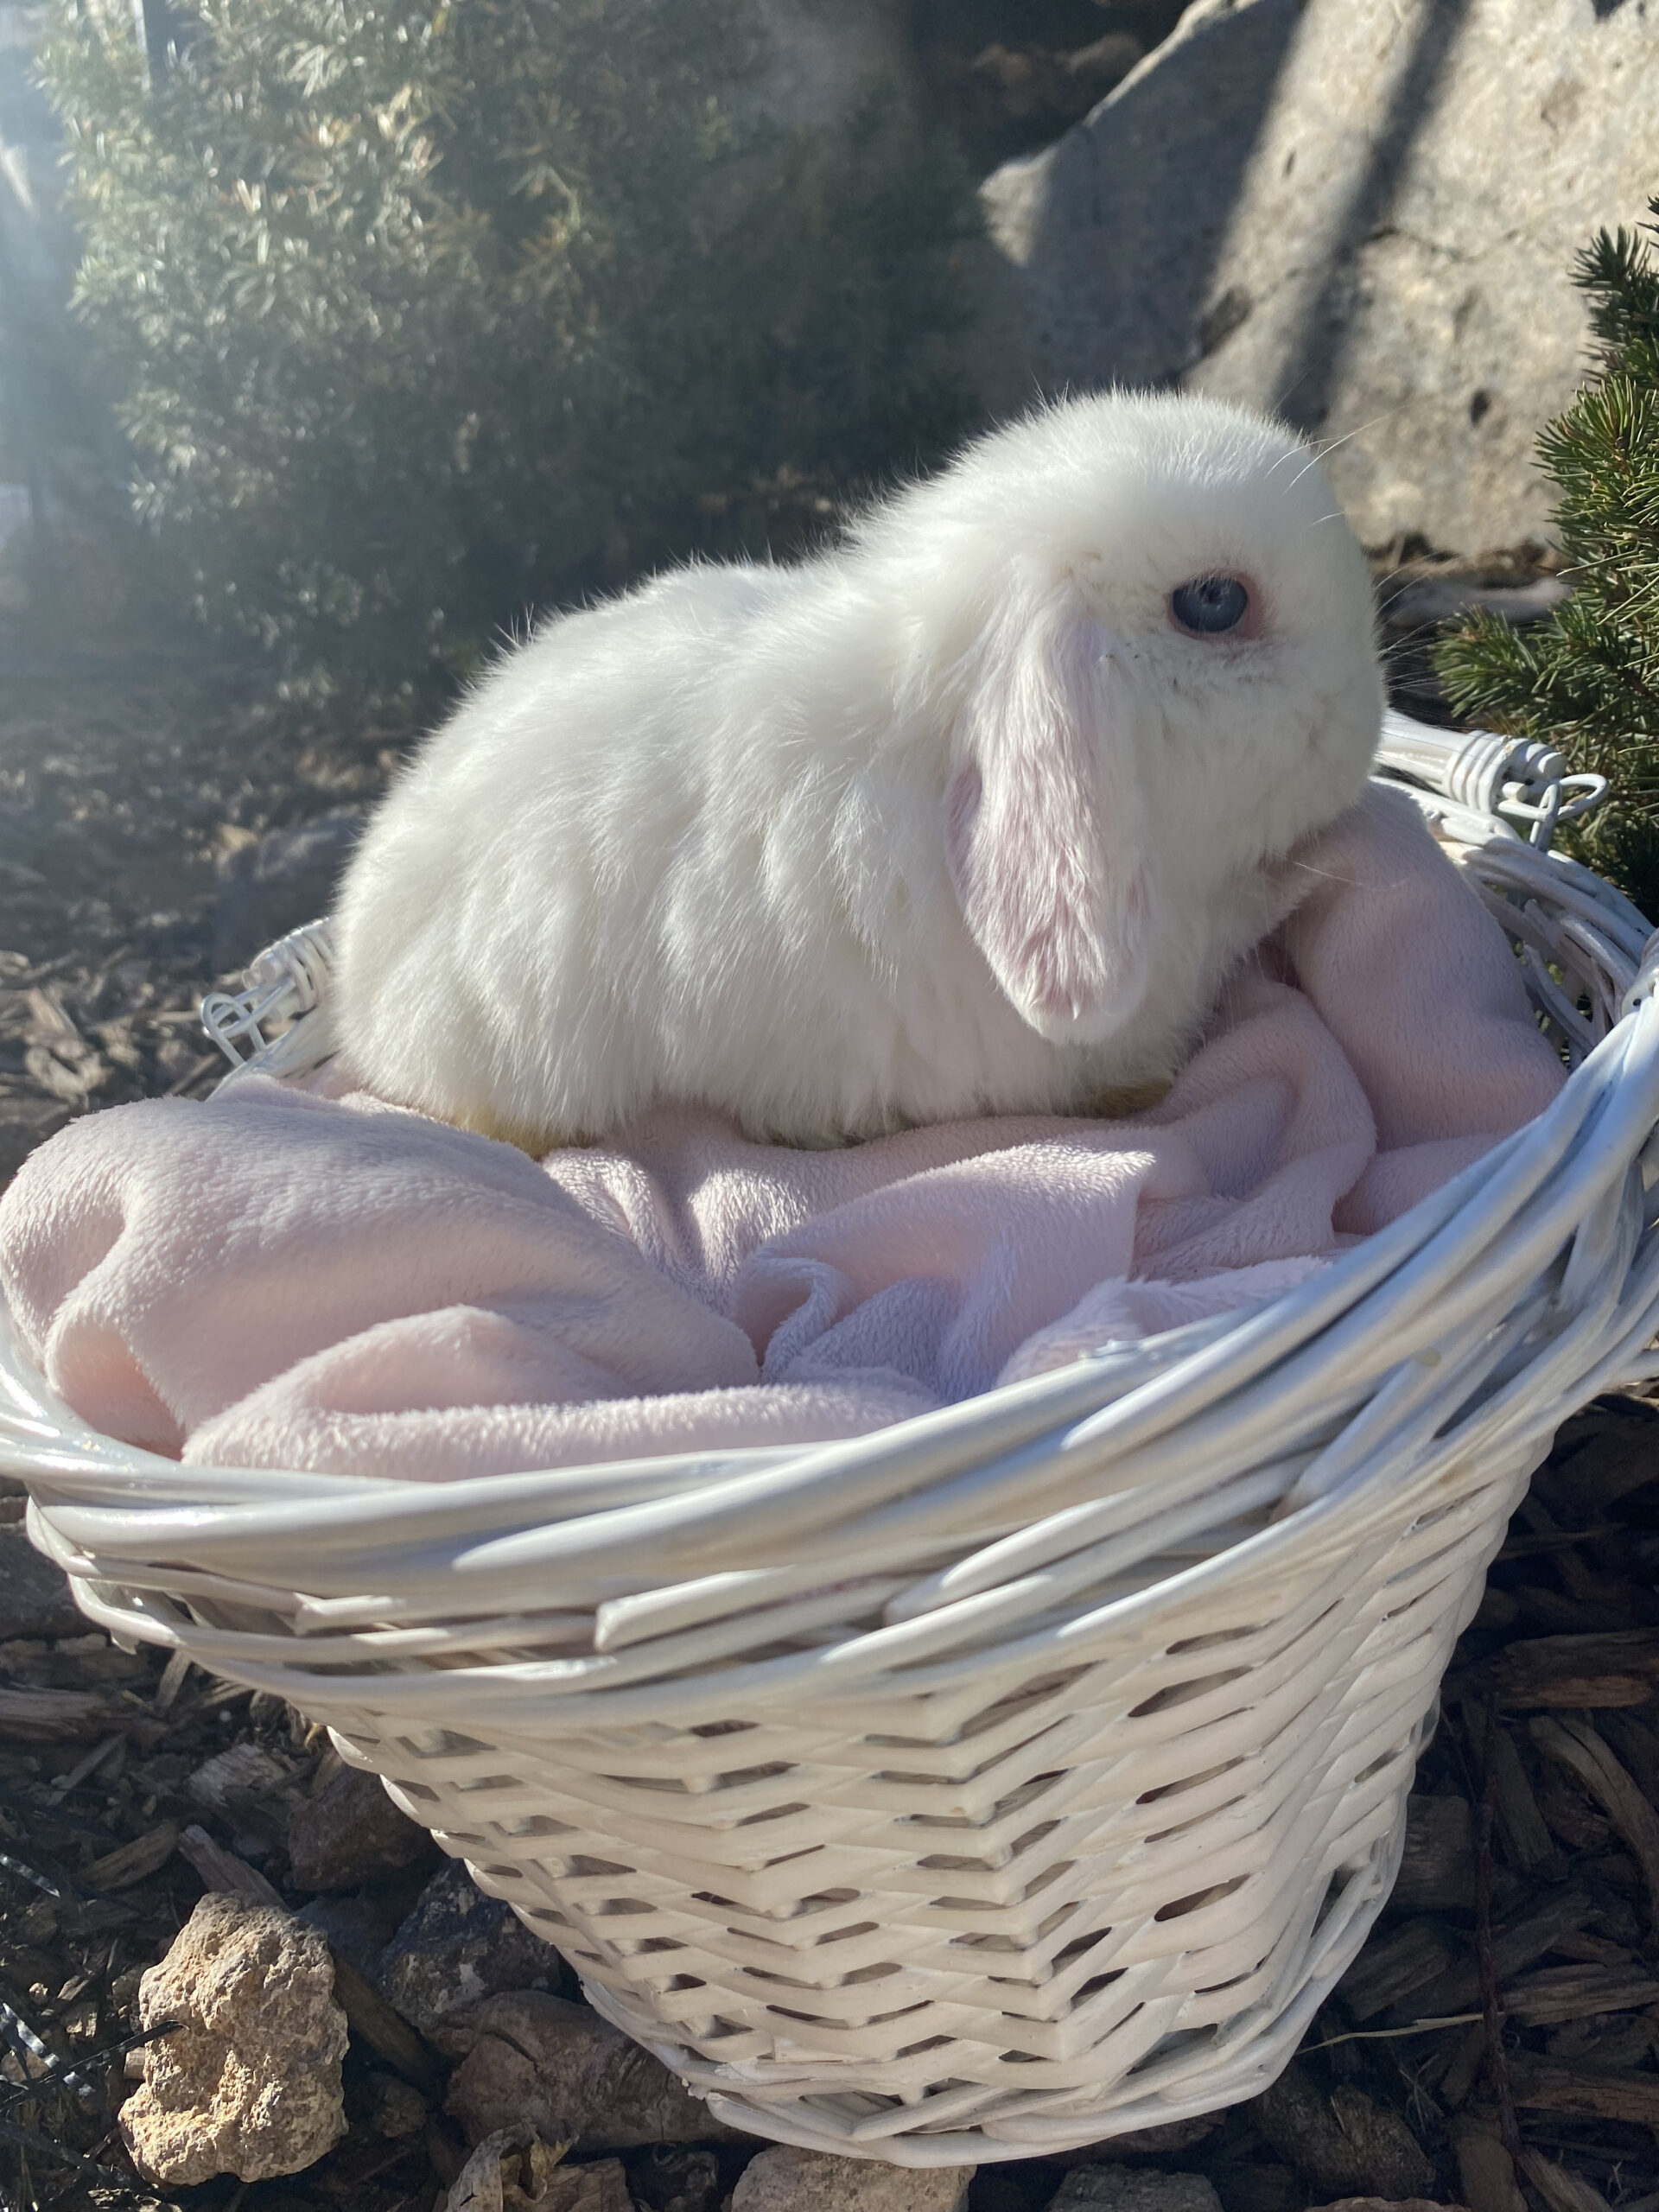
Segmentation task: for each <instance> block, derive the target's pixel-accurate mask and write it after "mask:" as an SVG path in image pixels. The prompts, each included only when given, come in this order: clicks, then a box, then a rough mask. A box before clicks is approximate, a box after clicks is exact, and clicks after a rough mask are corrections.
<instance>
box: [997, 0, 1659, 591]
mask: <svg viewBox="0 0 1659 2212" xmlns="http://www.w3.org/2000/svg"><path fill="white" fill-rule="evenodd" d="M1656 113H1659V37H1656V35H1655V26H1654V22H1653V17H1652V13H1651V10H1650V9H1649V8H1647V7H1643V6H1640V5H1632V4H1630V3H1629V0H1624V4H1618V0H1613V4H1609V0H1196V4H1195V5H1194V6H1192V8H1190V9H1189V10H1187V13H1186V15H1185V16H1184V17H1183V18H1182V21H1181V23H1180V26H1179V29H1177V31H1176V32H1175V34H1174V35H1173V37H1172V38H1171V39H1170V40H1168V41H1166V43H1165V45H1163V46H1162V47H1161V48H1159V49H1158V51H1157V52H1156V53H1155V54H1152V55H1151V56H1149V57H1148V59H1147V61H1146V62H1144V63H1143V64H1142V65H1141V67H1140V68H1139V69H1137V70H1136V71H1135V72H1134V73H1132V74H1131V75H1130V76H1129V77H1128V78H1127V79H1125V80H1124V82H1123V83H1122V85H1120V86H1118V87H1117V89H1116V91H1115V92H1112V93H1111V94H1110V96H1109V98H1108V99H1105V100H1104V101H1103V103H1102V104H1101V105H1100V106H1099V107H1097V108H1096V110H1095V111H1094V112H1093V113H1092V114H1091V115H1090V116H1089V117H1088V118H1086V120H1085V121H1084V122H1083V123H1081V124H1077V126H1076V128H1075V129H1073V130H1070V131H1068V132H1067V133H1066V135H1065V137H1063V138H1061V139H1060V140H1058V142H1057V143H1055V144H1054V145H1052V146H1051V147H1049V148H1048V149H1046V150H1045V151H1044V152H1043V153H1041V154H1039V155H1035V156H1031V157H1030V158H1029V159H1027V160H1025V161H1020V162H1009V163H1007V164H1006V165H1005V166H1004V167H1003V168H1001V169H999V170H998V171H997V172H996V173H995V175H993V176H992V177H990V178H989V179H988V181H987V182H986V184H985V186H984V188H983V198H984V204H985V209H986V213H987V217H988V226H989V230H990V235H991V239H992V245H993V252H992V255H991V264H992V265H991V267H990V270H989V276H988V288H987V302H986V308H985V313H984V318H983V321H982V328H981V332H980V346H979V353H980V359H979V362H978V366H979V369H980V372H981V378H982V385H983V386H984V388H985V391H986V396H987V397H988V400H989V401H990V402H991V404H993V405H994V406H995V407H998V408H1001V409H1007V408H1012V407H1016V406H1019V405H1021V404H1024V403H1025V402H1026V401H1027V400H1028V399H1029V398H1030V397H1031V395H1032V392H1033V389H1040V390H1044V391H1058V390H1059V389H1061V388H1062V387H1070V388H1071V389H1074V390H1075V389H1087V388H1089V387H1091V386H1097V385H1106V384H1109V383H1111V382H1113V381H1115V380H1116V381H1119V382H1122V383H1126V384H1132V385H1145V384H1168V383H1171V382H1174V381H1178V380H1179V381H1184V382H1185V383H1187V384H1189V385H1192V386H1195V387H1197V388H1198V389H1201V390H1204V391H1212V392H1216V393H1218V394H1220V395H1222V396H1224V397H1230V398H1234V399H1239V400H1244V401H1248V402H1249V403H1251V404H1255V405H1259V406H1265V407H1274V406H1277V407H1280V408H1281V409H1282V410H1283V411H1284V412H1285V413H1286V414H1287V415H1288V416H1290V417H1291V419H1292V420H1293V421H1294V422H1296V423H1300V424H1301V425H1302V426H1303V427H1305V428H1306V429H1310V430H1312V431H1315V432H1318V433H1320V434H1322V435H1329V436H1331V437H1333V438H1335V437H1342V438H1345V439H1347V441H1348V442H1347V443H1345V444H1344V445H1342V446H1340V447H1338V448H1336V449H1335V450H1334V451H1333V452H1332V455H1331V458H1330V461H1329V462H1328V464H1327V466H1328V467H1329V470H1330V474H1331V475H1332V478H1333V480H1334V481H1335V484H1336V488H1337V490H1338V493H1339V495H1340V496H1341V498H1342V499H1343V502H1344V505H1345V506H1346V507H1347V509H1348V512H1349V513H1350V515H1351V517H1352V518H1353V520H1354V522H1355V524H1356V527H1357V530H1358V531H1359V534H1360V536H1361V537H1362V538H1363V539H1364V540H1365V541H1366V542H1367V543H1371V544H1377V545H1381V544H1383V543H1387V542H1389V540H1391V539H1394V538H1396V537H1399V536H1400V534H1401V533H1402V532H1408V531H1421V533H1422V534H1423V535H1424V536H1425V537H1427V538H1428V539H1429V540H1430V541H1431V542H1432V543H1434V544H1436V545H1439V546H1443V547H1448V548H1453V549H1463V550H1474V549H1477V548H1480V547H1485V546H1494V545H1503V544H1513V543H1517V542H1518V541H1519V540H1521V539H1522V538H1524V537H1529V536H1531V537H1537V536H1540V535H1542V534H1543V533H1544V531H1545V529H1546V521H1547V516H1548V509H1549V504H1550V500H1549V493H1548V486H1546V485H1545V484H1544V483H1543V481H1542V480H1541V478H1540V477H1539V476H1538V474H1537V473H1536V471H1535V468H1534V467H1533V466H1532V462H1531V452H1532V442H1533V438H1534V435H1535V432H1536V431H1537V429H1539V427H1540V426H1541V424H1542V423H1543V422H1544V421H1545V420H1546V419H1547V418H1548V416H1551V415H1553V414H1555V413H1556V412H1558V411H1559V410H1560V408H1561V407H1562V406H1563V405H1564V404H1565V403H1566V402H1567V398H1568V397H1570V395H1571V393H1572V391H1573V388H1574V386H1575V385H1576V384H1577V383H1578V381H1579V378H1580V375H1581V374H1582V371H1583V363H1584V348H1585V342H1586V330H1587V325H1586V312H1585V304H1584V300H1583V296H1582V295H1581V294H1580V293H1579V292H1578V291H1577V290H1575V289H1574V287H1573V283H1572V282H1571V278H1570V270H1571V265H1572V263H1573V257H1574V255H1575V254H1576V253H1577V252H1578V251H1579V250H1580V248H1581V247H1582V246H1583V245H1585V244H1586V242H1587V240H1588V238H1589V236H1590V233H1591V232H1592V230H1593V229H1594V228H1595V226H1597V225H1598V224H1603V223H1605V224H1610V225H1614V226H1617V225H1618V224H1620V223H1623V224H1624V225H1625V226H1630V225H1631V224H1632V223H1634V222H1635V221H1637V219H1641V218H1642V217H1643V215H1644V213H1645V209H1646V203H1647V199H1648V195H1649V194H1650V193H1651V192H1653V191H1654V190H1655V189H1656V187H1659V170H1656V167H1655V161H1654V142H1653V130H1652V124H1651V118H1652V117H1653V116H1654V115H1655V114H1656Z"/></svg>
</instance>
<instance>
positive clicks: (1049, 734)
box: [945, 591, 1152, 1044]
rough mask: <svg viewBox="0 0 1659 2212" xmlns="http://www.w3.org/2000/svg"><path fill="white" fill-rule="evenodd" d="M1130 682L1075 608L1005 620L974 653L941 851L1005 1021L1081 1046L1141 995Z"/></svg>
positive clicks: (1145, 926) (1146, 900)
mask: <svg viewBox="0 0 1659 2212" xmlns="http://www.w3.org/2000/svg"><path fill="white" fill-rule="evenodd" d="M1132 714H1133V702H1132V700H1131V698H1130V696H1129V687H1128V679H1127V677H1125V675H1124V672H1123V671H1122V668H1121V667H1120V666H1119V665H1118V664H1116V662H1115V661H1114V659H1113V658H1112V656H1111V641H1110V639H1109V638H1108V636H1107V634H1106V632H1104V631H1103V629H1102V628H1101V626H1100V625H1099V624H1098V623H1097V622H1096V621H1094V620H1092V619H1091V618H1090V615H1089V613H1087V611H1086V610H1085V608H1084V607H1083V605H1082V604H1081V602H1080V601H1079V600H1078V599H1077V596H1076V595H1075V594H1073V593H1071V592H1069V591H1068V592H1065V593H1063V594H1054V595H1053V596H1052V598H1050V599H1048V600H1046V601H1043V602H1042V603H1040V604H1039V605H1036V606H1033V605H1032V604H1031V602H1030V601H1025V602H1023V603H1020V604H1018V605H1016V606H1014V607H1011V608H1010V609H1008V611H1007V613H1006V614H1005V615H1004V616H1003V617H1002V618H1001V619H1000V620H998V621H997V622H996V623H995V625H994V626H992V628H991V629H990V630H989V631H988V632H987V633H986V635H985V636H984V637H983V639H982V640H981V641H980V643H979V645H977V646H976V649H975V654H974V658H973V660H972V662H971V664H970V671H969V688H968V692H967V696H966V698H965V701H964V703H963V710H962V716H961V720H960V721H959V723H958V726H957V732H956V745H955V753H954V759H955V763H956V765H955V769H954V772H953V774H952V776H951V779H950V787H949V789H948V791H947V792H946V795H945V849H946V853H947V855H948V856H949V861H950V875H951V880H952V881H953V882H954V883H955V885H956V890H957V898H958V899H959V900H960V901H961V905H962V911H963V917H964V918H965V919H966V921H967V924H968V927H969V930H970V931H971V932H972V934H973V936H974V938H975V940H976V943H977V944H978V945H979V948H980V950H981V951H982V952H983V954H984V955H985V957H986V959H987V961H988V963H990V968H991V972H992V974H993V975H994V976H995V977H996V980H997V982H999V983H1000V984H1001V987H1002V989H1003V990H1004V991H1005V992H1006V993H1007V996H1008V998H1009V1000H1010V1001H1012V1003H1013V1005H1014V1007H1015V1008H1016V1009H1017V1011H1018V1012H1019V1013H1020V1014H1021V1015H1022V1016H1023V1018H1024V1019H1025V1020H1027V1021H1028V1022H1029V1023H1030V1024H1031V1026H1032V1027H1033V1029H1035V1030H1037V1031H1039V1033H1041V1034H1042V1035H1043V1036H1045V1037H1047V1038H1050V1039H1053V1040H1054V1041H1056V1042H1059V1043H1077V1044H1088V1043H1093V1042H1094V1041H1096V1039H1099V1038H1101V1037H1103V1036H1105V1035H1106V1034H1107V1033H1109V1031H1110V1030H1112V1029H1113V1028H1115V1027H1116V1026H1118V1025H1119V1024H1120V1023H1122V1022H1123V1021H1125V1020H1128V1018H1129V1016H1130V1015H1131V1014H1134V1012H1135V1009H1136V1007H1138V1006H1139V1004H1140V1002H1141V998H1142V996H1143V995H1144V994H1145V991H1146V987H1147V941H1148V937H1149V934H1150V923H1151V906H1152V899H1151V890H1150V886H1149V884H1148V881H1147V868H1146V856H1145V849H1144V824H1143V816H1142V810H1141V798H1140V792H1139V790H1138V787H1137V783H1136V778H1135V765H1134V757H1133V741H1134V731H1133V728H1132V727H1131V723H1132Z"/></svg>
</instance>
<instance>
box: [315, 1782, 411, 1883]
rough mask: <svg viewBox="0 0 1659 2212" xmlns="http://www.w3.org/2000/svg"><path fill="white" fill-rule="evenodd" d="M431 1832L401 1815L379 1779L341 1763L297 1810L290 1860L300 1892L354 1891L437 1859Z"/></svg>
mask: <svg viewBox="0 0 1659 2212" xmlns="http://www.w3.org/2000/svg"><path fill="white" fill-rule="evenodd" d="M436 1853H437V1846H436V1845H435V1843H434V1842H433V1840H432V1839H431V1837H430V1835H429V1834H428V1833H427V1831H426V1830H425V1829H424V1828H423V1827H420V1826H418V1825H417V1823H416V1822H415V1821H411V1820H410V1817H409V1815H407V1814H406V1813H401V1812H399V1811H398V1809H397V1806H396V1805H394V1804H393V1803H392V1802H391V1798H390V1797H388V1796H387V1795H386V1792H385V1784H384V1783H382V1781H381V1779H380V1777H379V1776H378V1774H365V1773H364V1771H363V1770H362V1769H361V1768H360V1767H355V1766H347V1765H346V1764H345V1763H344V1762H343V1761H342V1762H341V1763H340V1766H339V1769H338V1770H337V1771H336V1772H334V1774H332V1775H330V1776H329V1777H327V1779H326V1780H325V1781H324V1782H323V1784H322V1787H321V1789H319V1790H318V1792H317V1794H316V1796H315V1797H310V1798H308V1799H307V1800H306V1801H305V1802H303V1803H302V1804H300V1805H296V1807H295V1808H294V1815H293V1818H292V1819H291V1820H290V1821H289V1826H288V1856H289V1864H290V1866H292V1868H293V1872H294V1886H295V1888H296V1889H298V1890H354V1889H357V1888H358V1887H359V1886H360V1885H361V1884H363V1883H365V1882H375V1881H380V1880H383V1879H384V1878H385V1876H387V1875H388V1874H400V1873H403V1872H404V1871H405V1870H406V1869H408V1868H409V1867H410V1866H419V1865H420V1864H421V1862H422V1860H423V1859H431V1858H434V1857H435V1855H436Z"/></svg>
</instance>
